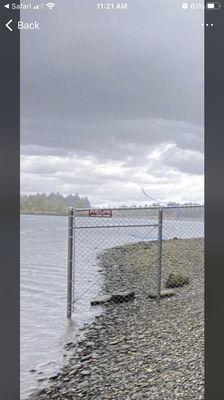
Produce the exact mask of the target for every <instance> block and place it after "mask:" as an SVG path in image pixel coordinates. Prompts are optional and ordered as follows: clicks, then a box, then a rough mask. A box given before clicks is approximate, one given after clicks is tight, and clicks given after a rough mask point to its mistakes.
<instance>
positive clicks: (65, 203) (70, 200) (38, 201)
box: [20, 193, 91, 215]
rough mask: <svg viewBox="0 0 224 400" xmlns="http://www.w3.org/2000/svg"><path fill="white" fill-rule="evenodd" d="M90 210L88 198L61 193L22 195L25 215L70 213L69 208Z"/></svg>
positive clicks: (21, 207) (21, 200) (22, 207)
mask: <svg viewBox="0 0 224 400" xmlns="http://www.w3.org/2000/svg"><path fill="white" fill-rule="evenodd" d="M69 207H74V208H90V207H91V205H90V202H89V199H88V198H87V197H81V196H79V195H78V193H76V194H75V195H72V194H70V195H68V196H63V195H62V194H61V193H50V194H45V193H36V194H32V195H21V198H20V211H21V213H23V214H32V213H33V214H38V213H41V214H42V213H43V214H45V213H46V214H62V215H65V214H67V213H68V208H69Z"/></svg>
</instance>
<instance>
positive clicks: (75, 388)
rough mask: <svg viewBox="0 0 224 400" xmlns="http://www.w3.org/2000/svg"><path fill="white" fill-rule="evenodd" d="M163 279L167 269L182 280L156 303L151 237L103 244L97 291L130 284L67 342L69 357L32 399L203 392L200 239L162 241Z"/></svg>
mask: <svg viewBox="0 0 224 400" xmlns="http://www.w3.org/2000/svg"><path fill="white" fill-rule="evenodd" d="M163 247H164V252H163V254H164V255H163V265H162V267H163V268H162V271H163V272H162V287H163V286H164V282H165V279H166V278H167V276H168V274H169V273H172V272H174V273H175V272H177V273H184V275H185V276H187V277H188V279H189V284H188V285H186V286H183V287H180V288H176V289H175V296H173V297H171V298H167V299H163V300H161V302H160V304H157V303H156V301H155V300H152V299H150V298H149V297H148V296H149V294H150V293H152V291H154V290H155V284H156V261H157V246H156V242H150V243H137V244H133V245H127V246H122V247H116V248H112V249H109V250H107V251H105V252H104V253H103V254H101V255H100V257H99V258H98V262H99V265H100V268H102V271H103V274H104V282H105V284H104V287H103V291H104V293H113V292H114V291H119V290H120V291H124V290H125V291H127V290H131V291H134V292H135V299H131V301H129V302H123V303H117V304H108V305H106V306H105V307H104V311H103V313H102V315H100V316H98V317H96V318H95V320H94V322H93V323H92V324H91V325H90V326H89V327H87V329H86V332H85V335H84V337H83V338H82V340H80V341H79V342H78V343H75V342H74V343H68V344H67V346H66V347H67V348H68V349H70V351H72V356H71V358H70V361H69V362H68V365H67V366H66V367H64V368H63V369H62V371H61V372H60V373H59V374H58V375H55V376H53V377H51V379H50V381H49V385H48V386H47V387H46V388H45V389H44V390H42V391H41V392H40V393H38V394H37V395H36V396H33V397H32V399H35V400H51V399H54V400H59V399H61V400H62V399H63V400H76V399H92V400H142V399H150V400H166V399H167V400H172V399H187V400H191V399H192V400H202V399H204V365H203V363H204V321H203V318H204V293H203V289H204V277H203V272H204V271H203V269H204V265H203V263H204V255H203V240H202V239H177V240H168V241H165V242H164V243H163Z"/></svg>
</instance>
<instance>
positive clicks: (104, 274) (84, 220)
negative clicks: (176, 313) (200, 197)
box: [67, 206, 204, 317]
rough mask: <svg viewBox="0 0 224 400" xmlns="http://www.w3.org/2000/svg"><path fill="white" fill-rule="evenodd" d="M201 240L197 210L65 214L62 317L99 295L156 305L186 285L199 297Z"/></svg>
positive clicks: (85, 309) (86, 310) (85, 306)
mask: <svg viewBox="0 0 224 400" xmlns="http://www.w3.org/2000/svg"><path fill="white" fill-rule="evenodd" d="M73 215H74V216H73ZM203 237H204V207H203V206H183V207H163V208H158V207H145V208H137V207H136V208H134V207H132V208H113V209H109V210H101V209H94V210H92V209H76V210H74V211H73V209H70V211H69V234H68V243H69V245H68V292H67V316H68V317H71V315H72V312H75V308H76V307H78V308H79V310H80V308H81V310H82V312H83V314H85V313H86V314H88V313H90V310H91V307H92V306H91V304H94V301H95V304H96V303H97V301H96V299H97V300H98V304H99V303H100V299H101V300H102V299H103V296H104V299H105V295H106V296H109V297H110V299H111V298H112V300H113V299H114V301H116V299H117V301H118V302H121V301H122V296H124V297H123V301H128V298H126V297H125V296H128V295H129V296H131V300H133V298H136V299H137V298H138V297H141V296H146V295H147V296H149V297H151V298H152V299H153V298H154V299H156V300H157V302H158V303H159V302H160V299H161V297H163V296H164V297H167V296H171V295H172V290H173V289H175V293H176V292H177V294H178V293H180V290H181V289H180V288H183V287H185V286H187V285H188V287H190V290H189V292H192V290H194V291H195V290H198V291H199V292H200V293H201V292H202V291H203ZM183 290H185V289H183ZM116 296H117V297H116ZM119 296H120V297H119ZM109 297H107V298H109Z"/></svg>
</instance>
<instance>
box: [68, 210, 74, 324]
mask: <svg viewBox="0 0 224 400" xmlns="http://www.w3.org/2000/svg"><path fill="white" fill-rule="evenodd" d="M73 219H74V210H73V208H72V207H70V208H69V212H68V271H67V318H71V315H72V292H73V290H72V285H73V282H72V281H73V279H72V278H73V276H72V275H73V274H72V268H73V265H72V264H73Z"/></svg>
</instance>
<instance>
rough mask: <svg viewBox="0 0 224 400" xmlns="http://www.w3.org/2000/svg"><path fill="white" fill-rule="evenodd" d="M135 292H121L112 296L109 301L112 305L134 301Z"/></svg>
mask: <svg viewBox="0 0 224 400" xmlns="http://www.w3.org/2000/svg"><path fill="white" fill-rule="evenodd" d="M134 298H135V292H121V293H115V294H112V298H111V301H112V302H113V303H123V302H126V301H131V300H134Z"/></svg>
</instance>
